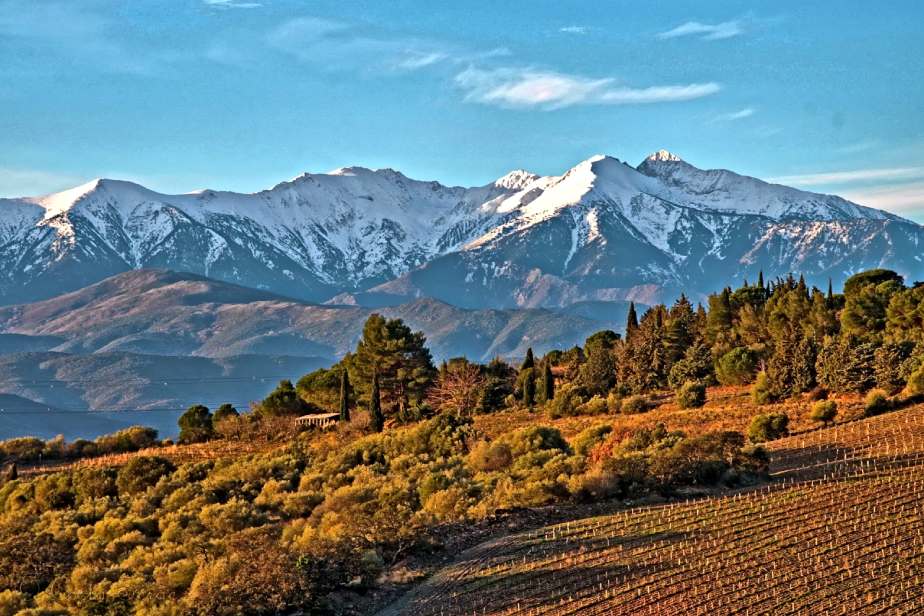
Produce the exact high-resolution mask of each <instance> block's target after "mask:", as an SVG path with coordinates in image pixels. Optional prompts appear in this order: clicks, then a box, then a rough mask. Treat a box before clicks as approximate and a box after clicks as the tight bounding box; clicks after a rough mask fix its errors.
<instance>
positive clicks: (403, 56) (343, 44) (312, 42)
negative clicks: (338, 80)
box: [268, 17, 450, 72]
mask: <svg viewBox="0 0 924 616" xmlns="http://www.w3.org/2000/svg"><path fill="white" fill-rule="evenodd" d="M268 42H269V45H270V46H271V47H273V48H274V49H277V50H279V51H282V52H284V53H287V54H289V55H291V56H293V57H295V58H296V59H298V60H299V61H301V62H304V63H306V64H313V65H315V66H317V67H319V68H322V69H326V70H345V69H346V70H364V71H369V72H380V71H381V70H395V71H413V70H418V69H421V68H425V67H428V66H432V65H434V64H437V63H439V62H442V61H444V60H447V59H449V58H450V53H449V50H448V49H446V48H445V46H443V45H440V44H437V43H433V42H429V41H423V40H417V39H411V38H401V37H389V36H387V35H385V34H382V33H377V32H374V31H370V30H369V29H368V28H364V27H361V26H358V25H353V24H348V23H345V22H340V21H334V20H329V19H322V18H319V17H298V18H294V19H290V20H288V21H286V22H284V23H283V24H281V25H280V26H278V27H277V28H275V29H274V30H272V31H271V32H270V34H269V37H268Z"/></svg>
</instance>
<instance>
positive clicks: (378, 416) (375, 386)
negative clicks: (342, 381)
mask: <svg viewBox="0 0 924 616" xmlns="http://www.w3.org/2000/svg"><path fill="white" fill-rule="evenodd" d="M369 426H370V427H371V428H372V431H373V432H381V431H382V429H383V428H384V427H385V416H384V415H382V400H381V398H380V394H379V373H378V371H377V370H374V371H373V372H372V389H371V390H370V392H369Z"/></svg>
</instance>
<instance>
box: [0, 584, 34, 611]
mask: <svg viewBox="0 0 924 616" xmlns="http://www.w3.org/2000/svg"><path fill="white" fill-rule="evenodd" d="M31 605H32V597H30V596H29V595H27V594H26V593H22V592H19V591H18V590H4V591H3V592H0V616H15V615H16V614H17V613H19V612H20V611H22V610H25V609H26V608H28V607H30V606H31Z"/></svg>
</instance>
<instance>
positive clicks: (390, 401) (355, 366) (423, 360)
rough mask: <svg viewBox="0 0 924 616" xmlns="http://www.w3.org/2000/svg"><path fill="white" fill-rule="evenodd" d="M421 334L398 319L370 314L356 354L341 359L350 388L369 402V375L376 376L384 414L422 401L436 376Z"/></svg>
mask: <svg viewBox="0 0 924 616" xmlns="http://www.w3.org/2000/svg"><path fill="white" fill-rule="evenodd" d="M425 344H426V338H425V337H424V335H423V333H422V332H412V331H411V329H410V328H409V327H408V326H407V325H405V324H404V322H403V321H402V320H401V319H385V318H384V317H382V316H381V315H378V314H373V315H371V316H370V317H369V318H368V319H367V320H366V323H365V325H364V326H363V335H362V338H361V339H360V341H359V343H358V344H357V345H356V352H355V353H353V354H352V355H349V356H348V357H345V358H344V361H343V364H344V366H346V367H347V368H349V371H350V376H351V377H352V381H353V383H352V385H353V387H355V388H356V390H357V391H358V392H359V394H360V397H361V399H363V400H364V401H365V402H366V403H369V402H371V401H370V396H371V390H372V376H373V373H375V374H377V375H378V380H379V396H380V400H381V407H382V411H383V413H386V412H387V413H391V414H396V413H397V412H398V411H399V410H401V409H402V408H405V407H407V406H408V404H409V403H410V404H419V403H420V402H422V401H423V399H424V397H425V395H426V392H427V389H428V388H429V386H430V384H431V383H432V382H433V378H434V377H435V376H436V369H435V368H434V366H433V361H432V359H431V356H430V351H429V350H428V349H427V347H426V346H425Z"/></svg>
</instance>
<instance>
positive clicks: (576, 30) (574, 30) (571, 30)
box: [558, 26, 590, 34]
mask: <svg viewBox="0 0 924 616" xmlns="http://www.w3.org/2000/svg"><path fill="white" fill-rule="evenodd" d="M558 31H559V32H564V33H565V34H588V33H589V32H590V28H589V27H588V26H564V27H563V28H559V29H558Z"/></svg>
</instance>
